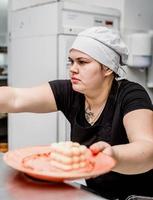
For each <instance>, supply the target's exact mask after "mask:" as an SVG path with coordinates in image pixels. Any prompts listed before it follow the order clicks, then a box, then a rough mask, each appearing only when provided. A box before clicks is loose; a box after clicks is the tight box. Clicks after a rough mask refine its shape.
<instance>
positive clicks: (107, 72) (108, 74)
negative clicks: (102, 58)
mask: <svg viewBox="0 0 153 200" xmlns="http://www.w3.org/2000/svg"><path fill="white" fill-rule="evenodd" d="M111 74H113V71H112V70H111V69H109V68H107V69H106V70H105V76H110V75H111Z"/></svg>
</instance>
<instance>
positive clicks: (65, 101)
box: [49, 80, 72, 116]
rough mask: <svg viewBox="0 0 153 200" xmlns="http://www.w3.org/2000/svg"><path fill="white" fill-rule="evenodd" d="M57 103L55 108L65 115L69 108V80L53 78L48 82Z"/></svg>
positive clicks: (70, 88) (70, 87)
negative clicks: (53, 79)
mask: <svg viewBox="0 0 153 200" xmlns="http://www.w3.org/2000/svg"><path fill="white" fill-rule="evenodd" d="M49 84H50V86H51V88H52V91H53V94H54V97H55V101H56V105H57V109H58V110H60V111H62V112H63V113H64V114H65V115H66V116H68V113H70V110H71V106H72V105H71V96H72V86H71V83H70V81H69V80H55V81H50V82H49Z"/></svg>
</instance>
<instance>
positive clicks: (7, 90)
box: [0, 83, 57, 113]
mask: <svg viewBox="0 0 153 200" xmlns="http://www.w3.org/2000/svg"><path fill="white" fill-rule="evenodd" d="M54 111H57V106H56V102H55V98H54V94H53V92H52V89H51V87H50V85H49V83H45V84H42V85H40V86H36V87H31V88H13V87H7V86H3V87H0V112H3V113H9V112H10V113H17V112H34V113H47V112H54Z"/></svg>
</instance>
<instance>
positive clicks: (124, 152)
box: [90, 109, 153, 174]
mask: <svg viewBox="0 0 153 200" xmlns="http://www.w3.org/2000/svg"><path fill="white" fill-rule="evenodd" d="M123 123H124V127H125V129H126V133H127V136H128V139H129V144H123V145H115V146H112V147H111V146H110V145H109V144H107V143H105V142H97V143H95V144H93V145H91V146H90V149H91V150H92V152H93V153H95V154H96V153H98V152H100V151H103V153H105V154H107V155H110V156H112V157H114V158H115V160H116V161H117V162H116V166H115V167H114V169H113V171H115V172H119V173H123V174H138V173H143V172H146V171H149V170H150V169H152V168H153V112H152V111H151V110H147V109H140V110H135V111H132V112H129V113H128V114H126V115H125V117H124V119H123Z"/></svg>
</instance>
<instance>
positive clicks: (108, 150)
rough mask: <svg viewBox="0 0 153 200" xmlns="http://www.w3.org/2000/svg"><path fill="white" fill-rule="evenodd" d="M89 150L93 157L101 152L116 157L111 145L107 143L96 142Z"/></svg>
mask: <svg viewBox="0 0 153 200" xmlns="http://www.w3.org/2000/svg"><path fill="white" fill-rule="evenodd" d="M89 149H90V150H91V152H92V153H93V155H95V154H98V153H99V152H103V153H104V154H106V155H108V156H111V157H114V152H113V149H112V147H111V145H110V144H108V143H107V142H103V141H100V142H96V143H94V144H92V145H91V146H90V147H89Z"/></svg>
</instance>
